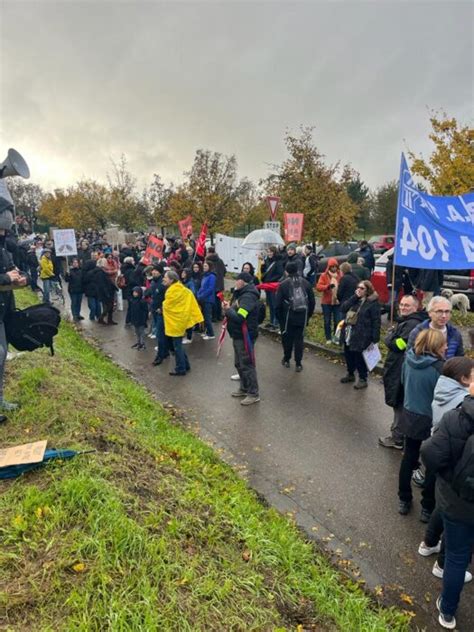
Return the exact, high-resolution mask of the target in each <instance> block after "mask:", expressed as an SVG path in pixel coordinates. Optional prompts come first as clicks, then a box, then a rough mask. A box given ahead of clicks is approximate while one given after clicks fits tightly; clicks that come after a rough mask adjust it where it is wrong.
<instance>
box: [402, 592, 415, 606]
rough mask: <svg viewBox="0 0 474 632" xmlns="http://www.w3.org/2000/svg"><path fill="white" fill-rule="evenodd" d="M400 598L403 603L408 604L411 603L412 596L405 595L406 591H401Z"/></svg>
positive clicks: (410, 604)
mask: <svg viewBox="0 0 474 632" xmlns="http://www.w3.org/2000/svg"><path fill="white" fill-rule="evenodd" d="M400 599H401V600H402V601H403V603H407V604H408V605H409V606H412V605H413V597H410V595H407V594H406V593H401V594H400Z"/></svg>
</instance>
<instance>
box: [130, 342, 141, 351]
mask: <svg viewBox="0 0 474 632" xmlns="http://www.w3.org/2000/svg"><path fill="white" fill-rule="evenodd" d="M139 346H140V345H139V344H138V342H136V343H135V344H134V345H132V346H131V347H130V348H131V349H138V347H139Z"/></svg>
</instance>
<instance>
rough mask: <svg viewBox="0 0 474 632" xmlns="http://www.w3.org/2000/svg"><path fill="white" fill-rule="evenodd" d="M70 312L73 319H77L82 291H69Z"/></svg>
mask: <svg viewBox="0 0 474 632" xmlns="http://www.w3.org/2000/svg"><path fill="white" fill-rule="evenodd" d="M69 296H70V297H71V312H72V317H73V318H74V320H79V316H80V315H81V304H82V292H71V293H70V294H69Z"/></svg>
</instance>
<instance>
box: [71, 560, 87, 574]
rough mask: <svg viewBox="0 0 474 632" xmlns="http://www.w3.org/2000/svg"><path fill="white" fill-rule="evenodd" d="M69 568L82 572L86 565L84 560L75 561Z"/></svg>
mask: <svg viewBox="0 0 474 632" xmlns="http://www.w3.org/2000/svg"><path fill="white" fill-rule="evenodd" d="M71 569H72V570H73V571H74V572H75V573H84V572H85V571H86V570H87V566H86V565H85V564H84V562H77V563H76V564H73V565H72V566H71Z"/></svg>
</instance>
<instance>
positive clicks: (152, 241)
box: [143, 235, 163, 265]
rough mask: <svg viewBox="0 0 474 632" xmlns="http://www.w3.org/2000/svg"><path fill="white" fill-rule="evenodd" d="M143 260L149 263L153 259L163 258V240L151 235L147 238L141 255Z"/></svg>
mask: <svg viewBox="0 0 474 632" xmlns="http://www.w3.org/2000/svg"><path fill="white" fill-rule="evenodd" d="M143 259H144V262H145V263H146V264H147V265H149V264H150V263H151V262H152V260H153V259H160V260H161V259H163V240H162V239H159V238H158V237H153V235H152V236H151V237H150V238H149V239H148V243H147V246H146V250H145V255H144V257H143Z"/></svg>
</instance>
